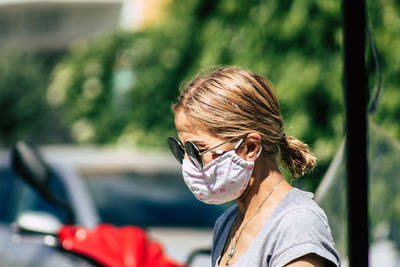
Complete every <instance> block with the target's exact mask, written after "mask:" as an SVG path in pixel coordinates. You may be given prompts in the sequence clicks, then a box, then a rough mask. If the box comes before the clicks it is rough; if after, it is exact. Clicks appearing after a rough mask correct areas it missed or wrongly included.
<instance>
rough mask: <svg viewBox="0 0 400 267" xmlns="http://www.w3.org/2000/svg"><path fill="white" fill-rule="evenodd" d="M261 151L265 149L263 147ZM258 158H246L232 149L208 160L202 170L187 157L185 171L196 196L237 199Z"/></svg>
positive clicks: (208, 199)
mask: <svg viewBox="0 0 400 267" xmlns="http://www.w3.org/2000/svg"><path fill="white" fill-rule="evenodd" d="M260 152H261V150H260ZM253 169H254V162H250V161H245V160H244V159H242V158H241V157H239V156H238V155H237V154H236V152H235V150H231V151H228V152H226V153H225V154H223V155H222V156H220V157H218V158H216V159H215V160H213V161H211V162H210V163H209V164H207V165H206V166H205V167H204V168H203V169H202V170H199V169H198V168H196V167H195V166H194V165H193V163H192V162H191V161H190V160H188V159H183V163H182V174H183V178H184V180H185V183H186V185H187V186H188V187H189V189H190V191H192V193H193V194H194V195H195V196H196V198H197V199H198V200H200V201H202V202H205V203H208V204H222V203H225V202H229V201H231V200H234V199H237V198H238V197H239V196H240V195H241V194H242V193H243V192H244V190H245V189H246V187H247V184H248V183H249V180H250V176H251V174H252V172H253Z"/></svg>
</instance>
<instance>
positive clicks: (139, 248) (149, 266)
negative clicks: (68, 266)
mask: <svg viewBox="0 0 400 267" xmlns="http://www.w3.org/2000/svg"><path fill="white" fill-rule="evenodd" d="M58 237H59V239H60V242H61V245H62V247H63V248H64V249H65V250H68V251H72V252H74V253H77V254H81V255H84V256H86V257H89V258H91V259H93V260H94V261H96V262H98V263H100V264H102V265H105V266H109V267H184V266H185V265H182V264H178V263H176V262H174V261H173V260H171V259H169V258H168V257H166V256H165V255H164V254H163V251H162V247H161V245H160V244H159V243H157V242H154V241H151V240H148V239H147V236H146V232H145V231H144V230H143V229H141V228H139V227H134V226H126V227H121V228H118V227H115V226H112V225H109V224H100V225H98V226H97V227H96V228H94V229H87V228H84V227H80V226H71V225H65V226H63V227H62V228H61V230H60V232H59V233H58Z"/></svg>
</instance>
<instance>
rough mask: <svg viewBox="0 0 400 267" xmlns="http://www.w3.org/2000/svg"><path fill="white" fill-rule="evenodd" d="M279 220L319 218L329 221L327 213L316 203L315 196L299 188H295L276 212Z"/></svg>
mask: <svg viewBox="0 0 400 267" xmlns="http://www.w3.org/2000/svg"><path fill="white" fill-rule="evenodd" d="M274 215H275V217H277V218H276V219H277V220H281V219H282V218H283V217H286V219H287V218H288V217H296V216H299V215H300V218H303V217H315V216H316V217H318V218H320V219H321V220H324V221H325V220H327V218H326V215H325V212H324V211H323V209H322V208H321V207H319V206H318V204H317V203H316V202H315V201H314V194H313V193H311V192H307V191H303V190H300V189H298V188H293V189H292V190H290V191H289V193H288V194H287V195H286V196H285V198H284V199H283V200H282V202H281V203H280V204H279V206H278V207H277V208H276V210H275V212H274ZM297 218H299V217H297Z"/></svg>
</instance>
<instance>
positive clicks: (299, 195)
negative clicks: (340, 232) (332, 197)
mask: <svg viewBox="0 0 400 267" xmlns="http://www.w3.org/2000/svg"><path fill="white" fill-rule="evenodd" d="M270 226H271V228H273V229H274V231H272V233H273V237H272V238H271V240H274V241H273V242H274V244H273V247H274V251H275V253H274V257H273V258H272V261H273V262H275V263H276V262H279V263H280V264H282V263H283V262H289V260H290V259H295V258H298V257H300V256H302V255H306V254H308V253H315V254H317V255H319V256H321V257H323V258H326V259H328V260H330V261H331V262H333V263H335V264H336V265H339V255H338V254H337V251H336V249H335V243H334V241H333V239H332V235H331V230H330V227H329V223H328V219H327V217H326V215H325V212H324V211H323V210H322V209H321V208H320V207H319V206H318V204H317V203H316V202H315V201H314V199H313V194H312V193H310V192H306V191H302V190H299V189H296V188H293V189H292V190H291V191H290V192H289V193H288V194H287V196H286V197H285V198H284V199H283V200H282V202H281V204H280V206H279V207H278V208H277V210H276V213H275V216H274V219H273V222H272V221H271V225H270Z"/></svg>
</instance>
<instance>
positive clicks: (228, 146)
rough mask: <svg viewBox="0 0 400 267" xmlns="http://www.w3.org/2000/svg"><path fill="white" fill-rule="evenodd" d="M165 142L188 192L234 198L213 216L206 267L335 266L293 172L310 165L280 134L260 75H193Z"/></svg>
mask: <svg viewBox="0 0 400 267" xmlns="http://www.w3.org/2000/svg"><path fill="white" fill-rule="evenodd" d="M172 108H173V110H174V112H175V126H176V129H177V132H178V138H179V139H176V138H174V137H170V138H169V139H168V143H169V146H170V148H171V151H172V152H173V154H174V156H175V157H176V158H177V159H178V161H180V162H181V163H182V173H183V177H184V180H185V182H186V184H187V185H188V187H189V189H190V190H191V191H192V193H193V194H194V195H195V196H196V197H197V198H198V199H199V200H200V201H203V202H205V203H209V204H222V203H225V202H228V201H231V200H236V205H234V206H232V207H230V208H229V209H228V210H227V211H226V212H225V213H224V214H223V215H222V216H221V217H220V218H219V219H218V220H217V222H216V224H215V227H214V238H213V239H214V240H213V250H212V266H233V265H234V266H246V267H248V266H339V265H340V260H339V256H338V253H337V252H336V250H335V247H334V242H333V240H332V237H331V233H330V229H329V226H328V222H327V218H326V216H325V214H324V212H323V211H322V210H321V209H320V208H319V207H318V206H317V204H316V203H315V202H314V201H313V199H312V197H313V195H312V194H311V193H308V192H304V191H301V190H299V189H296V188H293V187H292V186H291V185H290V184H289V183H288V182H287V181H286V180H285V179H284V177H283V176H282V174H281V172H280V171H279V168H278V164H277V160H278V159H280V160H281V163H282V165H283V166H284V167H285V168H286V169H288V170H289V171H290V172H291V174H292V176H293V177H292V178H294V177H296V178H297V177H299V176H302V175H303V174H305V173H306V172H308V171H311V170H312V169H313V168H314V166H315V163H316V159H315V157H314V156H313V155H312V154H311V152H310V151H309V149H308V146H307V145H305V144H303V143H302V142H300V141H299V140H297V139H295V138H294V137H291V136H286V134H285V133H284V127H283V121H282V117H281V114H280V110H279V103H278V99H277V96H276V95H275V92H274V89H273V87H272V85H271V84H270V83H269V82H268V81H267V80H266V79H264V78H263V77H261V76H260V75H258V74H255V73H253V72H250V71H246V70H242V69H239V68H220V69H217V70H216V71H214V72H212V73H210V74H208V75H205V76H199V77H196V78H195V79H194V80H193V81H192V82H191V83H189V84H188V86H187V87H186V88H185V89H184V90H183V92H182V93H181V95H180V97H179V99H178V101H177V103H176V104H174V105H173V107H172Z"/></svg>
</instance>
